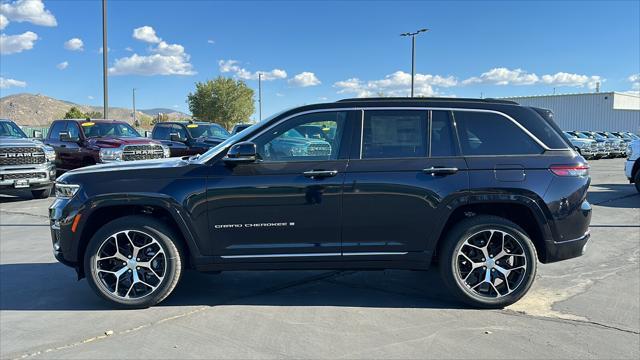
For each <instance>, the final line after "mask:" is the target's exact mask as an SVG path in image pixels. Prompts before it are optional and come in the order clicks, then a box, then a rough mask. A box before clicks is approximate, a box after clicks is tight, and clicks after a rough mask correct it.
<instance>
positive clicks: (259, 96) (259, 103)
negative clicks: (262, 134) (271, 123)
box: [258, 73, 262, 121]
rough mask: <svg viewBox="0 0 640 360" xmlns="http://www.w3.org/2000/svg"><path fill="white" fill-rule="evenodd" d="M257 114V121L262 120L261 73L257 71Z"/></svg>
mask: <svg viewBox="0 0 640 360" xmlns="http://www.w3.org/2000/svg"><path fill="white" fill-rule="evenodd" d="M258 114H259V118H258V119H259V120H258V121H262V73H258Z"/></svg>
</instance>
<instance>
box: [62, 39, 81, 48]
mask: <svg viewBox="0 0 640 360" xmlns="http://www.w3.org/2000/svg"><path fill="white" fill-rule="evenodd" d="M64 48H65V49H67V50H71V51H83V50H84V42H83V41H82V40H81V39H79V38H73V39H69V40H67V41H65V42H64Z"/></svg>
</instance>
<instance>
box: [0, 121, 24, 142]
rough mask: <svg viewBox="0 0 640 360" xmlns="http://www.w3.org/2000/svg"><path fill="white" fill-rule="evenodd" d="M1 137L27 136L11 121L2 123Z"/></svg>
mask: <svg viewBox="0 0 640 360" xmlns="http://www.w3.org/2000/svg"><path fill="white" fill-rule="evenodd" d="M0 137H15V138H26V137H27V135H25V133H24V132H23V131H22V130H21V129H20V128H19V127H18V125H16V124H14V123H12V122H9V121H0Z"/></svg>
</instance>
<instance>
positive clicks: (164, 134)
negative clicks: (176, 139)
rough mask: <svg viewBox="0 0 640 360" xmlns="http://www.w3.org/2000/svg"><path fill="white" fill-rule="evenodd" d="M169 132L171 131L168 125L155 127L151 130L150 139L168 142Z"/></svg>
mask: <svg viewBox="0 0 640 360" xmlns="http://www.w3.org/2000/svg"><path fill="white" fill-rule="evenodd" d="M170 132H171V131H170V126H169V125H156V127H155V129H153V134H152V135H151V137H152V138H154V139H158V140H169V133H170Z"/></svg>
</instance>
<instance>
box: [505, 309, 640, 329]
mask: <svg viewBox="0 0 640 360" xmlns="http://www.w3.org/2000/svg"><path fill="white" fill-rule="evenodd" d="M496 311H497V312H499V313H501V314H504V315H508V316H517V317H527V318H532V319H538V320H542V321H551V322H559V323H572V324H575V325H587V326H597V327H601V328H604V329H609V330H615V331H621V332H625V333H629V334H635V335H640V331H637V330H632V329H625V328H622V327H618V326H614V325H607V324H603V323H600V322H597V321H591V320H579V319H563V318H555V317H545V316H536V315H530V314H526V313H524V312H521V311H514V310H508V309H503V310H496Z"/></svg>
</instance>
